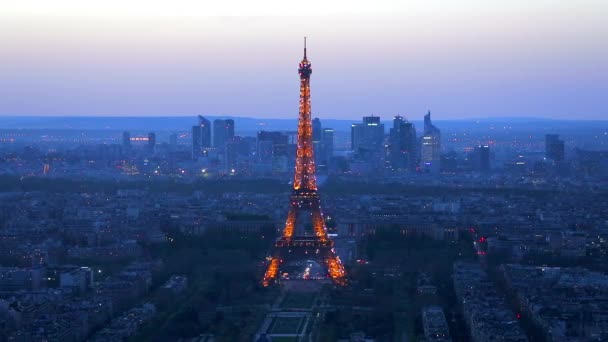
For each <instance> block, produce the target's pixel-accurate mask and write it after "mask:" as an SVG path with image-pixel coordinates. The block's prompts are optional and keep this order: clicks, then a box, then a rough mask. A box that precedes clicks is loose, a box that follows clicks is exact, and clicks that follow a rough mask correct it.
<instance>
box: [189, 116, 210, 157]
mask: <svg viewBox="0 0 608 342" xmlns="http://www.w3.org/2000/svg"><path fill="white" fill-rule="evenodd" d="M208 147H211V122H210V121H209V120H207V119H205V118H204V117H203V116H201V115H199V116H198V125H195V126H192V159H197V158H198V157H199V156H201V155H202V154H203V150H204V149H206V148H208Z"/></svg>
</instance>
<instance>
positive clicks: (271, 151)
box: [256, 131, 289, 173]
mask: <svg viewBox="0 0 608 342" xmlns="http://www.w3.org/2000/svg"><path fill="white" fill-rule="evenodd" d="M288 140H289V137H288V136H287V135H286V134H283V133H281V132H268V131H260V132H258V139H257V148H256V155H257V160H258V164H259V165H260V167H261V168H262V170H263V171H266V172H270V171H272V172H274V173H283V172H287V170H288V161H287V155H288V145H289V144H288Z"/></svg>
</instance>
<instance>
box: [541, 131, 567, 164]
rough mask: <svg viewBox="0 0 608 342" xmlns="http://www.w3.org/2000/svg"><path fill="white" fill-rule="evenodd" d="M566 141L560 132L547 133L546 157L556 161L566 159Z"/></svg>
mask: <svg viewBox="0 0 608 342" xmlns="http://www.w3.org/2000/svg"><path fill="white" fill-rule="evenodd" d="M564 150H565V149H564V141H563V140H561V139H560V138H559V135H558V134H547V135H545V157H546V158H547V159H550V160H553V161H554V162H561V161H564V155H565V151H564Z"/></svg>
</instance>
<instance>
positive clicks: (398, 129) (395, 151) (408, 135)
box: [389, 115, 417, 170]
mask: <svg viewBox="0 0 608 342" xmlns="http://www.w3.org/2000/svg"><path fill="white" fill-rule="evenodd" d="M389 138H390V141H389V142H390V162H391V167H392V168H393V170H414V169H415V167H416V159H417V158H416V156H417V153H416V128H415V127H414V125H413V124H412V123H411V122H408V121H407V120H405V119H404V118H403V117H401V116H399V115H397V116H395V117H394V119H393V128H391V131H390V135H389Z"/></svg>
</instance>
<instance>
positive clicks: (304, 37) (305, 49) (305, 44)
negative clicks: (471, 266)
mask: <svg viewBox="0 0 608 342" xmlns="http://www.w3.org/2000/svg"><path fill="white" fill-rule="evenodd" d="M304 59H306V37H304Z"/></svg>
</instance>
